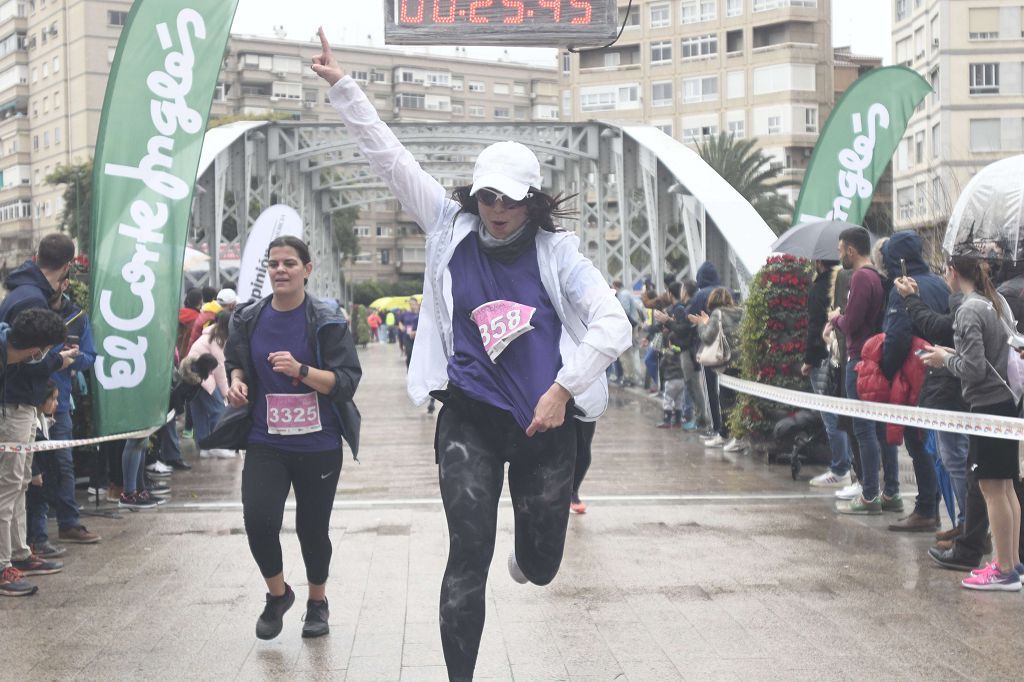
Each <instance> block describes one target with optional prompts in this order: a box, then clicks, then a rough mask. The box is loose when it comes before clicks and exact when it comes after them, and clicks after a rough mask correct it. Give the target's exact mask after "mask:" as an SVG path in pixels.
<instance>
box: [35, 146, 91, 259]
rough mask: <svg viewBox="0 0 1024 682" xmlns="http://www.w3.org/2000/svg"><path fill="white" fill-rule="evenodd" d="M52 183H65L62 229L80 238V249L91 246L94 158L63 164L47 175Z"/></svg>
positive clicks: (49, 182)
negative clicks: (90, 225)
mask: <svg viewBox="0 0 1024 682" xmlns="http://www.w3.org/2000/svg"><path fill="white" fill-rule="evenodd" d="M46 182H47V184H50V185H64V197H63V199H64V212H63V214H61V219H60V231H61V232H67V233H68V234H69V235H71V238H72V239H77V240H78V248H79V249H80V250H83V251H85V250H88V248H89V238H90V230H89V220H90V217H91V211H92V159H89V160H88V161H86V162H85V163H78V164H70V165H64V164H61V165H59V166H57V168H55V169H54V171H53V172H52V173H50V174H49V175H47V176H46Z"/></svg>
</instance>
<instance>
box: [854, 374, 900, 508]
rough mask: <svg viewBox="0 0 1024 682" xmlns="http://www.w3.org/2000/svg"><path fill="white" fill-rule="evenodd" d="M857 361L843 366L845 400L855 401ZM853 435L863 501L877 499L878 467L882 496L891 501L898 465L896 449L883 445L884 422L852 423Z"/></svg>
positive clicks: (897, 486)
mask: <svg viewBox="0 0 1024 682" xmlns="http://www.w3.org/2000/svg"><path fill="white" fill-rule="evenodd" d="M857 362H858V361H857V360H854V359H853V358H850V360H849V361H848V362H847V363H846V397H847V398H849V399H850V400H858V399H859V398H858V397H857V369H856V367H857ZM853 435H854V437H855V438H856V439H857V445H858V446H859V447H860V462H861V469H862V471H861V473H862V474H863V476H862V477H861V478H862V479H863V480H862V481H861V486H862V487H863V489H864V492H863V493H862V494H863V495H864V499H865V500H873V499H875V498H876V497H878V467H879V464H881V466H882V469H883V470H884V471H885V490H884V492H885V495H886V497H892V496H893V495H896V494H897V493H899V491H900V472H899V462H898V460H897V459H896V446H895V445H888V444H886V442H885V422H876V421H872V420H870V419H854V420H853Z"/></svg>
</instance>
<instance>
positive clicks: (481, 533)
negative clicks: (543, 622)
mask: <svg viewBox="0 0 1024 682" xmlns="http://www.w3.org/2000/svg"><path fill="white" fill-rule="evenodd" d="M443 402H444V407H442V408H441V412H440V414H439V415H438V420H437V435H436V441H435V447H436V449H437V457H438V477H439V480H440V485H441V499H442V501H443V502H444V510H445V515H446V517H447V519H448V534H449V538H450V545H449V551H448V566H447V567H446V568H445V572H444V580H443V581H442V583H441V606H440V621H441V645H442V647H443V649H444V659H445V663H447V665H448V677H449V679H451V680H460V681H461V680H471V679H472V678H473V669H474V668H475V667H476V657H477V650H478V649H479V647H480V635H481V634H482V633H483V628H484V601H485V596H486V594H485V590H486V586H487V571H488V568H490V564H491V557H492V556H493V554H494V540H495V533H496V529H497V520H498V498H499V497H500V495H501V488H502V484H503V483H504V478H505V476H504V473H505V469H504V465H505V462H508V464H509V468H508V485H509V492H510V493H511V495H512V506H513V510H514V514H515V526H516V539H515V552H516V561H517V563H518V564H519V568H520V569H522V572H523V574H524V575H526V577H527V578H529V579H530V582H532V583H534V584H536V585H547V584H548V583H550V582H551V581H552V580H553V579H554V577H555V575H556V574H557V573H558V567H559V565H560V564H561V562H562V550H563V549H564V548H565V530H566V525H567V523H568V519H569V499H570V496H571V493H572V483H573V466H574V463H575V459H576V426H575V424H574V422H575V420H574V419H573V418H572V417H571V416H567V418H566V420H565V423H564V424H563V425H562V426H560V427H559V428H557V429H554V430H552V431H547V432H545V433H538V434H536V435H534V436H533V438H527V437H526V434H525V433H524V432H523V429H522V428H521V427H520V426H519V424H517V423H516V421H515V419H513V417H512V415H511V414H509V413H508V412H505V411H504V410H499V409H497V408H494V407H491V406H490V405H485V404H483V403H480V402H478V401H475V400H473V399H471V398H468V397H466V396H465V395H464V394H462V393H461V392H460V391H458V389H451V390H450V392H449V395H447V396H445V397H444V398H443Z"/></svg>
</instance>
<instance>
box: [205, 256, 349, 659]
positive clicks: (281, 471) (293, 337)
mask: <svg viewBox="0 0 1024 682" xmlns="http://www.w3.org/2000/svg"><path fill="white" fill-rule="evenodd" d="M312 271H313V264H312V263H311V262H310V258H309V249H308V247H307V246H306V244H305V242H303V241H302V240H301V239H298V238H296V237H278V238H277V239H275V240H273V241H272V242H270V249H269V252H268V257H267V274H268V275H269V276H270V281H271V285H272V287H273V293H272V294H271V295H270V296H268V297H267V298H264V299H262V300H259V301H254V302H252V303H249V304H247V305H246V306H244V307H241V308H239V309H238V310H236V311H235V314H234V316H233V318H232V320H231V333H230V336H229V337H228V343H227V347H226V348H225V359H226V361H225V365H226V369H227V372H228V376H229V378H230V387H229V389H228V402H229V403H230V404H231V406H232V407H233V408H236V410H244V411H245V412H247V413H248V414H249V415H251V420H252V425H251V428H250V429H248V430H246V432H245V433H244V434H239V435H240V439H241V441H243V442H235V443H234V444H231V447H235V448H246V449H247V453H246V456H245V467H244V468H243V470H242V508H243V513H244V515H245V533H246V535H247V536H248V538H249V549H250V550H251V551H252V555H253V558H255V559H256V564H257V565H258V566H259V569H260V572H261V573H262V574H263V578H264V580H266V582H267V590H268V594H267V603H266V607H265V608H264V610H263V613H262V615H260V617H259V620H258V621H257V622H256V636H257V637H259V638H260V639H273V638H274V637H277V635H278V634H280V632H281V628H282V618H283V616H284V613H285V611H287V610H288V609H289V608H290V607H291V605H292V604H293V603H294V602H295V593H294V592H292V588H291V586H290V585H288V584H287V583H286V582H285V581H284V567H283V563H282V560H281V539H280V535H281V521H282V519H283V517H284V504H285V500H286V499H287V497H288V490H289V488H291V487H293V486H294V488H295V533H296V535H298V537H299V545H300V546H301V548H302V559H303V562H304V563H305V564H306V579H307V580H308V582H309V600H308V601H307V602H306V615H305V624H304V625H303V627H302V636H303V637H320V636H322V635H326V634H327V633H328V631H329V627H328V625H327V618H328V610H327V596H326V594H325V592H326V583H327V573H328V567H329V566H330V563H331V540H330V537H329V536H328V526H329V525H330V521H331V508H332V506H333V505H334V495H335V492H336V491H337V489H338V477H339V475H340V474H341V461H342V453H341V440H342V438H344V439H345V441H346V442H348V444H349V446H350V447H351V448H352V455H353V457H355V456H356V454H357V451H358V448H359V412H358V411H357V410H356V408H355V405H354V404H353V403H352V397H353V396H354V395H355V392H356V387H357V386H358V385H359V378H360V376H362V369H360V366H359V358H358V357H357V356H356V348H355V345H354V343H353V341H352V334H351V331H350V330H349V327H348V324H347V323H346V322H345V321H344V319H343V318H342V317H341V314H340V312H339V311H338V310H337V309H336V308H335V307H334V306H332V305H330V304H328V303H326V302H324V301H321V300H319V299H317V298H315V297H313V296H311V295H309V294H307V293H306V290H305V283H306V281H307V279H308V277H309V274H310V273H311V272H312ZM225 422H230V420H229V419H228V416H227V415H226V416H225V418H224V419H222V420H221V422H220V423H219V424H218V426H219V427H221V426H222V425H224V424H225ZM218 430H220V428H219V429H218ZM213 437H214V438H216V437H217V434H216V433H215V434H214V436H213Z"/></svg>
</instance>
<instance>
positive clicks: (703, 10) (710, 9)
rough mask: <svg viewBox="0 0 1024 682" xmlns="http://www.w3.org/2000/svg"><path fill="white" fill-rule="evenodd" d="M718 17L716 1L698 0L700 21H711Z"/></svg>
mask: <svg viewBox="0 0 1024 682" xmlns="http://www.w3.org/2000/svg"><path fill="white" fill-rule="evenodd" d="M717 17H718V0H700V20H701V21H711V20H712V19H716V18H717Z"/></svg>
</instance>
